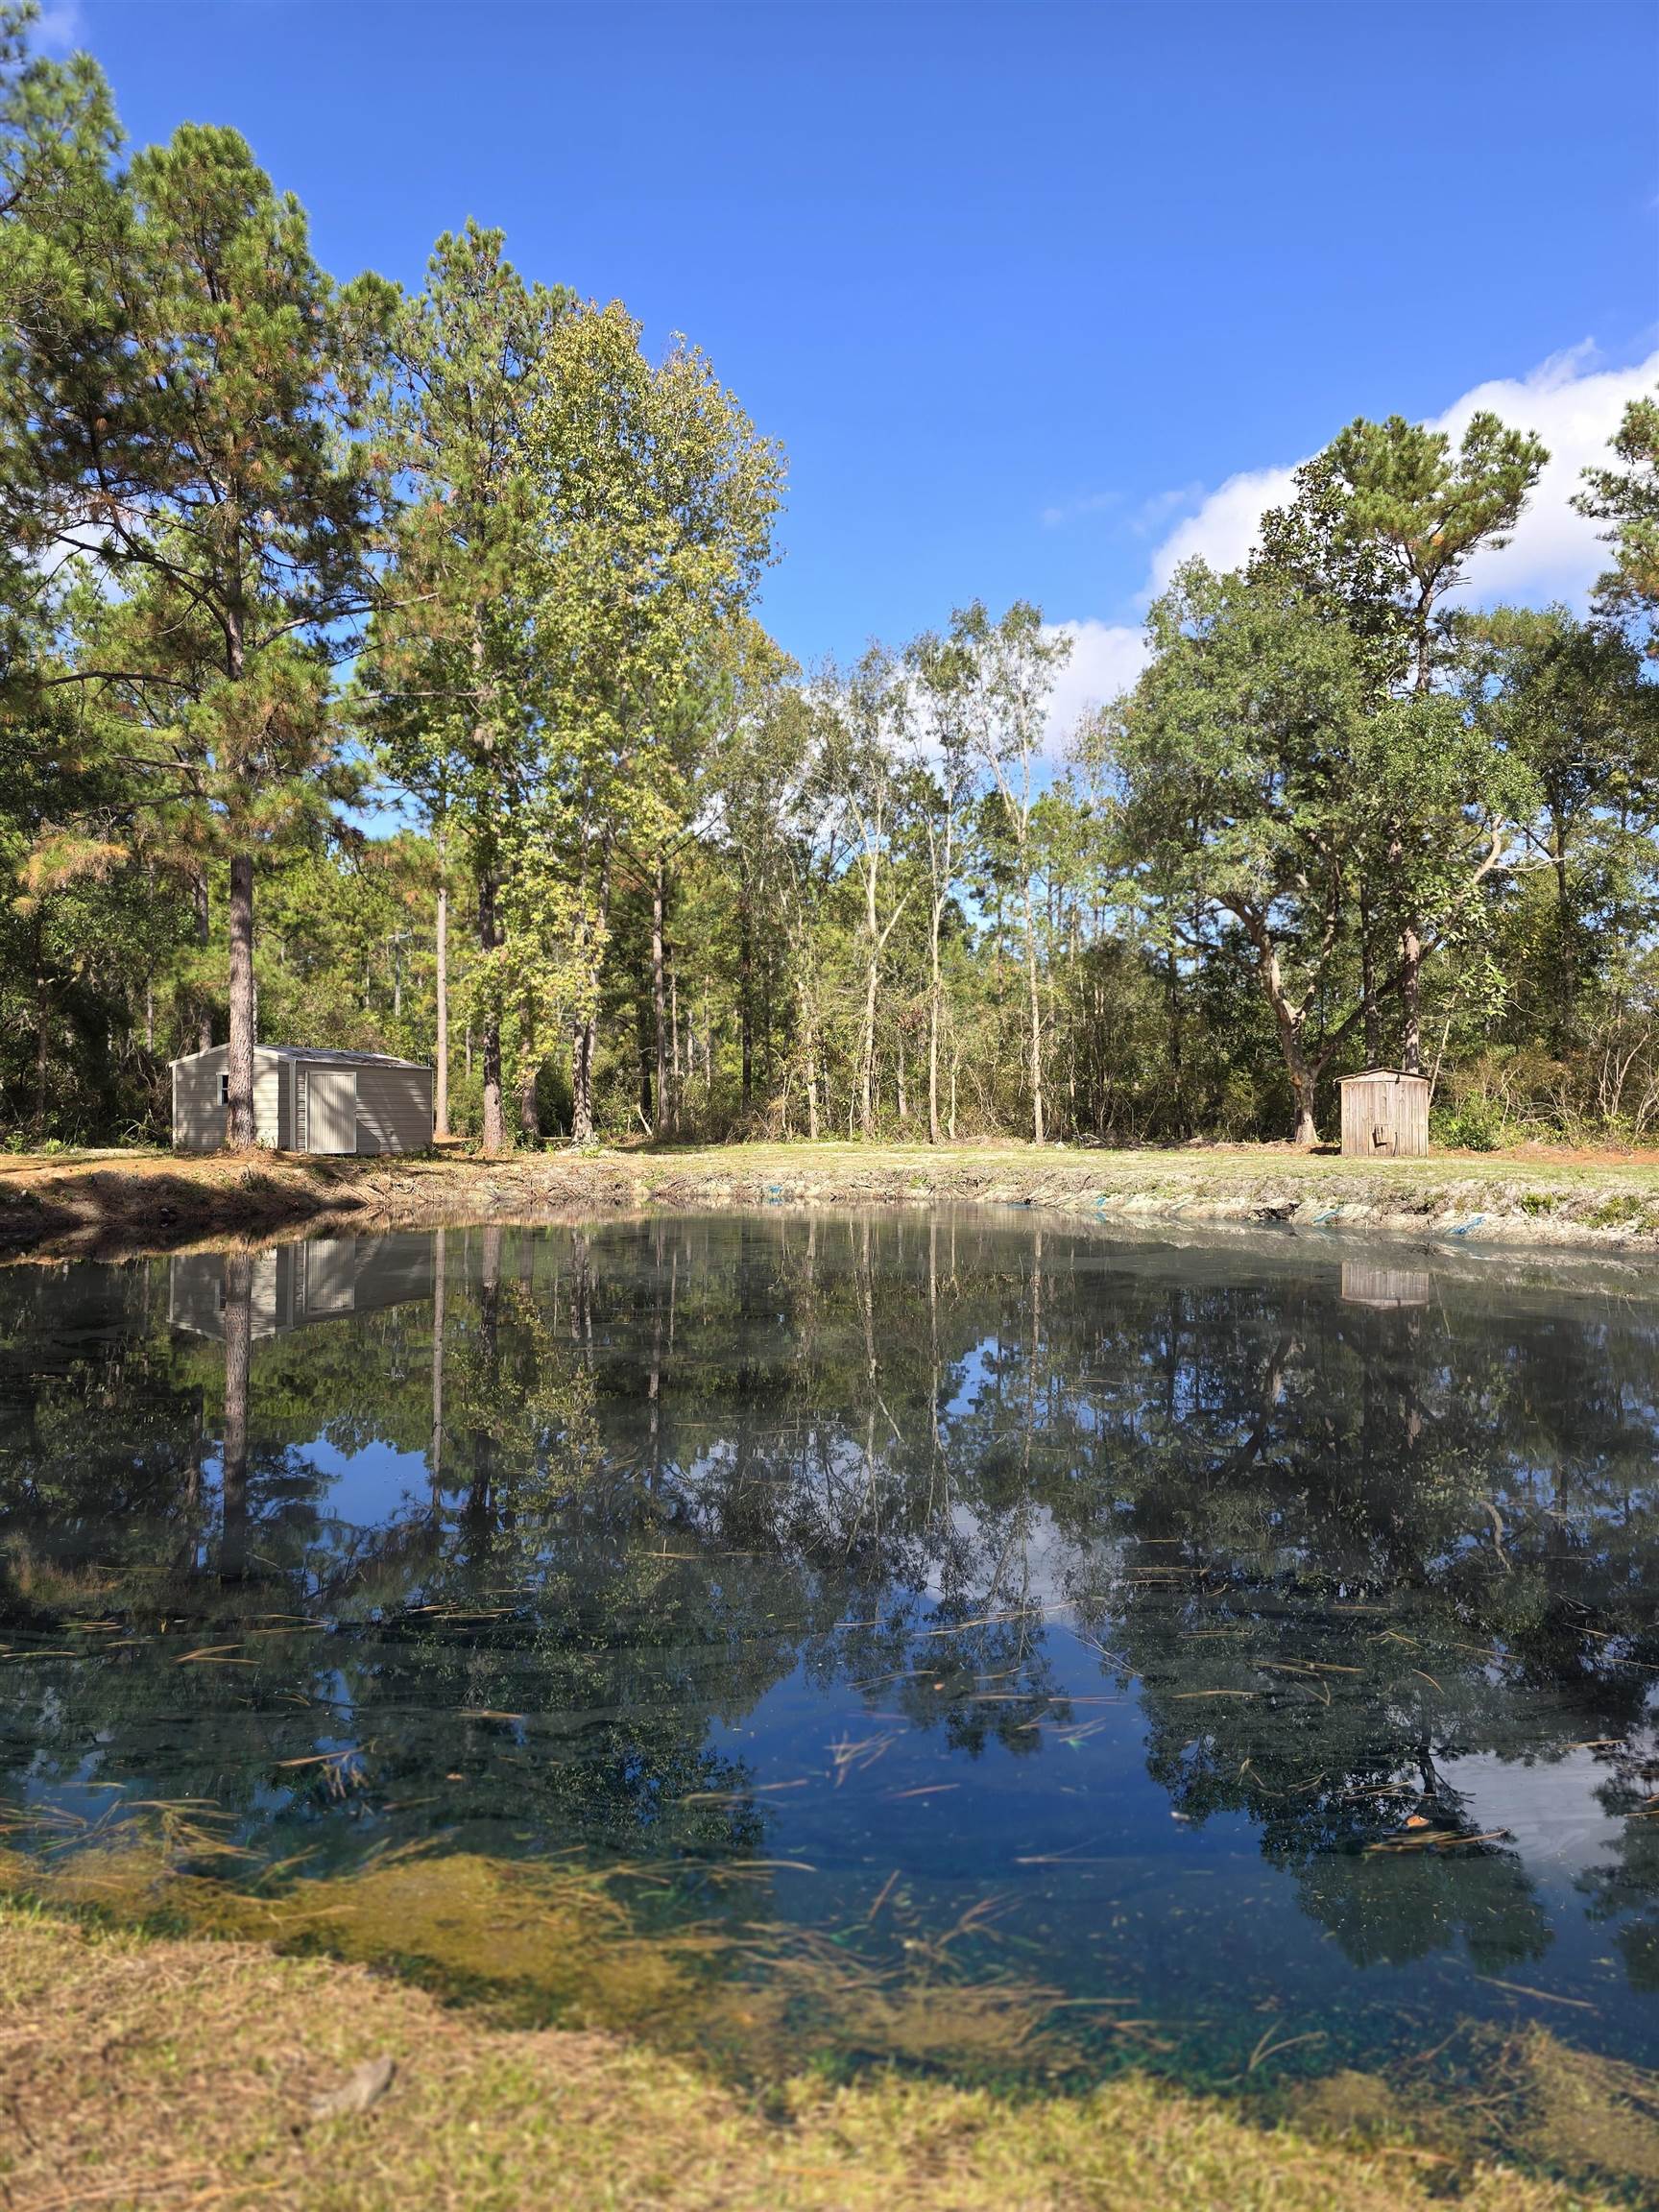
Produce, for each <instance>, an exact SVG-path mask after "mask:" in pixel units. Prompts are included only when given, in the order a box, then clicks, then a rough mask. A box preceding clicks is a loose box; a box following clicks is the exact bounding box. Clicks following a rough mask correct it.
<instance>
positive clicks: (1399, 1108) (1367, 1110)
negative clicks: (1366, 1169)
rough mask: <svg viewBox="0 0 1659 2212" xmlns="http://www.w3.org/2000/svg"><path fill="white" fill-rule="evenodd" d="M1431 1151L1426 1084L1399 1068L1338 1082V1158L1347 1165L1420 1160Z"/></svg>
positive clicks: (1366, 1072) (1368, 1072)
mask: <svg viewBox="0 0 1659 2212" xmlns="http://www.w3.org/2000/svg"><path fill="white" fill-rule="evenodd" d="M1428 1150H1429V1079H1428V1077H1427V1076H1426V1075H1403V1074H1401V1072H1400V1070H1398V1069H1397V1068H1367V1069H1365V1070H1363V1072H1362V1073H1360V1074H1358V1075H1344V1076H1343V1078H1342V1154H1343V1157H1344V1159H1349V1160H1395V1159H1400V1160H1421V1159H1422V1158H1423V1157H1424V1155H1425V1154H1426V1153H1427V1152H1428Z"/></svg>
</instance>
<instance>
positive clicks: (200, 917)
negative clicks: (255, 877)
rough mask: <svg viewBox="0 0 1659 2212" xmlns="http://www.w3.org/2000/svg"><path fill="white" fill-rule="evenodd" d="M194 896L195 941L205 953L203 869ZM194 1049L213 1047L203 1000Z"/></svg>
mask: <svg viewBox="0 0 1659 2212" xmlns="http://www.w3.org/2000/svg"><path fill="white" fill-rule="evenodd" d="M193 889H194V891H195V898H196V943H197V946H198V948H199V950H201V951H202V952H203V953H205V952H206V950H207V946H208V943H209V941H210V939H211V937H212V926H211V920H210V917H209V915H208V911H207V872H206V870H205V869H203V870H202V871H201V872H200V874H199V875H198V876H197V878H196V881H195V884H194V886H193ZM196 1049H197V1051H198V1052H210V1051H211V1050H212V1049H213V1009H212V1007H211V1006H210V1005H208V1004H207V1003H206V1001H205V1000H204V1001H203V1002H202V1003H201V1004H200V1005H199V1006H198V1007H197V1009H196Z"/></svg>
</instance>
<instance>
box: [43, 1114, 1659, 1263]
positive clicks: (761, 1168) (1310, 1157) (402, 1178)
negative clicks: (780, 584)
mask: <svg viewBox="0 0 1659 2212" xmlns="http://www.w3.org/2000/svg"><path fill="white" fill-rule="evenodd" d="M850 1205H851V1206H870V1205H878V1206H902V1207H904V1208H906V1209H907V1210H910V1211H914V1210H916V1209H917V1208H919V1207H927V1208H930V1207H936V1206H959V1205H992V1206H1015V1207H1020V1208H1022V1209H1024V1210H1027V1211H1030V1212H1033V1213H1037V1214H1045V1215H1058V1216H1061V1217H1064V1218H1067V1219H1072V1220H1075V1219H1089V1220H1095V1221H1098V1222H1100V1223H1101V1224H1102V1225H1104V1226H1106V1227H1108V1228H1111V1227H1115V1226H1124V1227H1133V1226H1134V1225H1135V1224H1136V1223H1138V1222H1152V1223H1157V1222H1179V1223H1185V1224H1187V1225H1189V1226H1199V1227H1206V1226H1209V1227H1217V1226H1226V1227H1229V1228H1243V1229H1248V1228H1250V1227H1252V1226H1260V1225H1262V1224H1273V1225H1277V1226H1280V1227H1283V1228H1285V1229H1286V1230H1287V1231H1288V1232H1289V1233H1291V1234H1296V1235H1302V1234H1311V1235H1313V1236H1315V1237H1316V1238H1319V1239H1322V1240H1327V1241H1328V1240H1329V1239H1331V1238H1345V1237H1347V1238H1351V1237H1354V1236H1359V1237H1363V1238H1373V1239H1375V1238H1387V1239H1389V1240H1398V1241H1401V1242H1405V1243H1409V1244H1413V1245H1417V1246H1420V1247H1432V1246H1435V1245H1441V1246H1449V1247H1451V1248H1454V1249H1455V1248H1456V1247H1457V1246H1459V1245H1474V1246H1477V1247H1485V1246H1496V1247H1499V1248H1502V1249H1503V1250H1504V1251H1506V1252H1509V1253H1512V1254H1514V1255H1515V1256H1516V1258H1517V1260H1521V1259H1523V1258H1525V1257H1526V1256H1527V1254H1530V1253H1534V1252H1537V1251H1540V1250H1544V1251H1549V1252H1553V1251H1556V1250H1566V1249H1573V1248H1579V1249H1584V1250H1591V1251H1599V1252H1601V1253H1603V1254H1607V1255H1617V1256H1619V1257H1621V1258H1623V1259H1626V1260H1627V1261H1629V1262H1631V1263H1632V1264H1636V1265H1640V1264H1643V1263H1644V1262H1649V1261H1651V1260H1652V1259H1653V1258H1654V1257H1656V1256H1659V1166H1654V1165H1653V1164H1652V1163H1651V1162H1648V1163H1640V1162H1630V1163H1627V1164H1620V1163H1618V1162H1614V1161H1609V1160H1599V1161H1594V1162H1575V1161H1573V1160H1556V1159H1550V1158H1526V1159H1522V1158H1517V1157H1485V1156H1478V1155H1468V1154H1462V1155H1446V1156H1441V1157H1437V1158H1434V1159H1431V1160H1427V1161H1410V1160H1401V1161H1383V1162H1378V1163H1370V1162H1365V1161H1354V1160H1343V1159H1341V1158H1338V1157H1336V1156H1334V1155H1330V1154H1324V1153H1314V1154H1308V1153H1299V1152H1296V1151H1293V1150H1290V1149H1288V1148H1276V1147H1273V1146H1270V1145H1237V1146H1225V1145H1217V1146H1211V1147H1202V1148H1190V1149H1187V1150H1182V1151H1158V1152H1121V1151H1105V1150H1100V1151H1094V1150H1076V1149H1070V1148H1068V1147H1065V1146H1047V1147H1045V1148H1044V1149H1042V1150H1038V1149H1036V1148H1035V1147H1033V1146H1030V1145H1022V1144H1012V1143H1006V1144H998V1145H992V1146H983V1147H981V1146H974V1145H960V1146H957V1145H945V1146H940V1147H939V1148H937V1149H932V1148H930V1147H928V1146H926V1145H880V1144H841V1143H829V1142H825V1143H815V1144H807V1143H793V1144H734V1145H725V1146H717V1145H716V1146H696V1147H690V1148H687V1149H685V1150H684V1151H681V1150H676V1149H672V1148H668V1149H652V1148H646V1149H633V1150H625V1151H613V1152H597V1153H588V1154H578V1153H573V1152H528V1153H517V1154H513V1155H510V1156H508V1157H505V1158H503V1159H500V1160H494V1161H487V1160H481V1159H469V1158H458V1157H445V1158H426V1157H420V1158H415V1157H399V1158H381V1159H361V1160H356V1159H345V1160H334V1159H306V1158H304V1157H302V1156H301V1155H297V1154H279V1153H260V1154H257V1155H253V1156H251V1157H249V1158H246V1159H237V1158H234V1157H231V1156H225V1157H216V1158H209V1159H191V1158H185V1157H177V1158H176V1157H173V1156H171V1155H167V1154H160V1153H153V1154H119V1153H117V1154H89V1155H86V1156H84V1157H78V1156H71V1157H67V1158H65V1159H61V1160H51V1159H36V1160H31V1159H0V1251H3V1250H11V1251H35V1252H38V1253H42V1254H59V1253H61V1254H74V1253H84V1254H87V1255H89V1256H94V1257H102V1258H109V1259H118V1258H123V1257H128V1256H135V1255H138V1254H141V1253H144V1252H157V1251H169V1250H174V1249H177V1248H179V1247H180V1246H183V1245H186V1244H189V1243H192V1242H200V1241H202V1240H204V1239H207V1238H225V1237H244V1238H252V1239H257V1238H269V1237H272V1236H278V1235H282V1234H300V1233H301V1232H315V1231H317V1230H320V1229H323V1228H333V1229H336V1230H342V1231H352V1232H356V1233H358V1234H363V1233H368V1232H372V1231H379V1230H385V1229H393V1228H420V1227H430V1226H433V1225H435V1224H437V1223H439V1222H445V1223H448V1224H450V1225H461V1224H467V1223H477V1222H483V1221H488V1220H494V1221H508V1220H520V1221H537V1220H558V1221H581V1220H591V1219H595V1218H604V1217H606V1216H614V1215H620V1214H637V1213H639V1212H642V1211H648V1210H651V1209H654V1208H667V1209H670V1210H673V1211H679V1212H684V1211H708V1210H709V1209H711V1208H721V1209H724V1208H727V1207H737V1208H743V1207H771V1206H786V1207H793V1208H802V1207H814V1208H835V1207H842V1206H850Z"/></svg>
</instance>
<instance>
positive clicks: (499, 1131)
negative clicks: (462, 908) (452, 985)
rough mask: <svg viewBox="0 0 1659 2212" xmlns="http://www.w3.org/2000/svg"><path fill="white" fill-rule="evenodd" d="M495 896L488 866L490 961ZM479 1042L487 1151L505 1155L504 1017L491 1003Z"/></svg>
mask: <svg viewBox="0 0 1659 2212" xmlns="http://www.w3.org/2000/svg"><path fill="white" fill-rule="evenodd" d="M495 893H496V881H495V875H494V871H493V868H491V867H489V866H488V865H486V866H485V867H483V868H482V869H481V871H480V874H479V877H478V950H480V951H481V952H482V953H483V955H484V958H485V959H486V961H488V960H489V959H490V958H491V957H492V955H493V952H494V950H495V947H496V945H497V943H498V942H499V938H498V934H497V930H496V926H495ZM479 1042H480V1046H481V1052H482V1059H483V1068H484V1149H485V1151H486V1152H488V1153H495V1152H505V1151H506V1149H507V1117H506V1114H505V1112H504V1111H503V1107H502V1099H501V1017H500V1014H499V1013H498V1012H497V1011H496V1008H495V1006H494V1004H493V1002H492V1001H491V1000H489V999H487V1000H486V1001H485V1006H484V1022H483V1034H482V1037H481V1038H480V1041H479Z"/></svg>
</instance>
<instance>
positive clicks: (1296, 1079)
mask: <svg viewBox="0 0 1659 2212" xmlns="http://www.w3.org/2000/svg"><path fill="white" fill-rule="evenodd" d="M1289 1073H1290V1089H1291V1093H1292V1094H1293V1096H1294V1098H1295V1101H1296V1134H1295V1138H1294V1142H1296V1143H1298V1144H1300V1145H1301V1146H1303V1148H1304V1149H1305V1150H1311V1148H1312V1147H1313V1146H1314V1145H1315V1144H1317V1143H1318V1142H1319V1124H1318V1122H1317V1121H1316V1120H1315V1119H1314V1118H1313V1100H1314V1096H1315V1094H1316V1091H1317V1088H1318V1079H1317V1077H1316V1076H1315V1075H1313V1074H1312V1072H1311V1071H1310V1070H1309V1069H1308V1068H1307V1066H1306V1065H1303V1066H1300V1067H1295V1068H1292V1069H1291V1070H1289Z"/></svg>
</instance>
